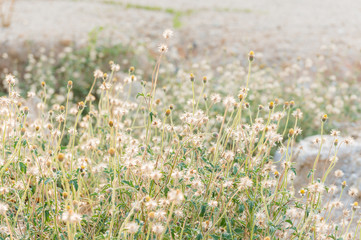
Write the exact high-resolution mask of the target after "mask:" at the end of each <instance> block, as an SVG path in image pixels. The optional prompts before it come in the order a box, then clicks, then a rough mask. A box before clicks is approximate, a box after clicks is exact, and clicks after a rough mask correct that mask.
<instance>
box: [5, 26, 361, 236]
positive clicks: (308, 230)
mask: <svg viewBox="0 0 361 240" xmlns="http://www.w3.org/2000/svg"><path fill="white" fill-rule="evenodd" d="M172 35H173V32H172V31H171V30H166V31H165V32H164V33H163V38H164V39H163V43H162V44H161V45H160V46H159V49H158V50H159V52H158V55H157V59H156V61H155V66H154V70H153V72H152V74H151V77H150V78H149V80H148V81H147V80H141V79H140V78H141V76H140V75H137V74H136V73H137V71H138V70H137V68H135V67H132V66H131V67H129V69H128V70H127V71H126V72H123V73H122V72H121V66H120V65H119V64H117V63H115V62H113V61H110V62H109V70H106V69H102V70H101V69H92V70H91V71H92V72H93V74H92V75H93V76H92V77H93V79H92V83H91V86H90V88H89V90H88V91H87V94H85V97H84V99H81V100H79V101H78V102H77V103H76V102H74V101H73V99H74V98H75V96H74V92H73V89H74V88H75V85H76V84H78V83H77V81H74V82H73V81H71V80H69V81H68V82H67V83H66V82H65V83H64V88H63V89H65V92H64V94H63V97H64V98H63V100H62V101H60V102H57V100H56V98H54V97H53V96H52V93H54V88H59V87H60V86H50V84H48V83H47V81H46V80H44V81H41V82H40V84H39V85H38V86H37V89H38V90H36V91H35V90H34V91H32V92H30V93H29V94H28V95H27V97H26V99H24V98H21V97H20V95H19V90H18V89H17V84H18V83H17V81H18V80H17V79H16V78H15V77H14V76H13V75H11V74H8V75H6V77H5V80H4V81H5V83H6V84H7V85H6V86H7V89H8V95H7V96H6V97H2V98H0V104H1V108H0V111H1V115H0V133H1V145H0V146H1V148H0V154H1V159H0V179H1V186H0V223H1V225H0V236H1V238H3V239H5V238H10V239H34V238H35V239H145V240H150V239H263V240H267V239H355V238H356V237H358V238H360V239H361V235H359V234H358V232H359V231H361V229H360V227H359V226H360V224H359V222H358V221H359V219H358V217H357V214H356V213H357V211H358V208H359V206H358V202H357V201H353V203H352V204H351V205H350V204H343V203H342V202H341V201H340V199H341V196H342V194H347V193H348V194H349V195H350V197H352V198H356V197H357V195H358V191H357V190H356V189H353V188H350V189H347V188H348V187H347V183H346V182H343V183H342V184H341V185H340V186H336V185H328V184H327V182H326V180H327V178H328V177H329V176H330V175H331V174H333V175H335V176H336V177H338V178H342V177H343V173H342V172H341V171H339V170H338V171H334V170H335V169H334V167H335V164H336V161H337V157H336V156H337V153H338V151H339V149H340V148H341V147H347V146H345V145H348V144H351V143H352V139H350V138H345V139H344V140H342V141H341V140H340V141H338V138H339V134H340V133H339V132H338V131H335V130H334V131H332V132H331V135H332V136H333V137H334V144H333V145H332V148H331V149H330V156H329V157H330V159H331V160H330V162H329V165H328V166H327V169H326V171H325V174H324V175H323V176H322V177H321V178H315V177H314V176H315V173H316V171H317V165H318V162H319V158H320V153H321V150H322V146H323V139H322V137H323V136H324V135H325V134H328V133H329V132H328V130H327V131H326V129H327V124H328V122H329V119H328V115H327V114H325V112H323V113H321V112H322V111H323V110H324V109H325V108H327V106H325V107H324V108H319V109H318V106H317V104H315V105H316V106H311V107H310V106H308V107H310V108H309V109H308V108H306V111H305V112H303V111H302V110H301V108H298V107H297V105H299V106H302V105H303V104H305V103H303V102H302V99H303V100H305V98H307V96H306V95H302V96H301V94H299V92H298V91H297V90H295V89H293V91H292V92H291V93H292V94H290V91H289V89H288V88H289V86H287V84H285V85H282V87H279V86H278V85H277V84H276V83H275V82H274V79H271V80H269V82H268V79H267V76H269V75H266V74H265V73H266V72H267V71H270V70H269V69H268V70H267V69H260V68H259V67H257V66H256V67H255V66H254V64H255V62H256V61H257V58H256V55H255V53H254V52H253V51H251V52H250V53H249V55H248V56H247V57H245V59H246V62H247V65H246V66H244V67H242V66H240V64H230V65H228V66H227V67H226V68H227V69H228V70H227V71H229V72H232V71H234V72H235V74H234V76H231V75H230V74H225V73H224V74H223V75H222V76H220V77H219V78H218V79H219V80H220V82H218V84H214V83H213V84H214V85H212V83H211V77H209V76H206V75H205V76H199V75H197V74H194V73H191V72H188V73H185V72H178V77H177V78H176V79H173V78H170V79H172V81H173V82H172V81H170V82H167V81H166V79H167V72H166V71H165V72H163V71H162V67H161V66H162V64H163V61H164V59H165V58H166V55H167V51H168V45H169V41H170V39H171V37H172ZM70 56H72V55H70ZM67 57H69V55H65V56H64V58H63V60H64V61H72V64H76V61H74V59H73V58H67ZM43 61H44V62H45V60H44V59H43ZM35 65H36V64H34V68H32V69H31V71H33V70H34V69H42V68H43V66H42V65H40V66H38V67H39V68H36V67H35ZM193 67H194V69H195V70H197V67H198V68H201V66H193ZM79 68H81V67H79ZM254 68H255V72H253V69H254ZM84 71H89V69H87V70H84ZM217 71H218V72H223V70H222V69H218V70H217ZM285 71H286V72H288V73H289V75H288V76H290V75H292V74H295V72H296V73H297V68H296V67H295V66H294V67H293V69H292V68H291V69H288V70H285ZM29 72H30V71H29ZM38 73H39V74H40V73H41V72H38ZM162 74H164V75H165V76H164V79H163V77H162ZM271 75H272V74H271ZM184 76H186V77H184ZM121 77H123V78H121ZM31 78H32V76H29V79H31ZM233 78H234V79H235V81H232V79H233ZM223 79H228V80H229V82H223V81H226V80H223ZM256 79H262V81H263V85H262V86H260V84H259V82H258V84H257V81H259V80H256ZM179 80H180V81H179ZM166 82H167V84H170V87H169V88H167V87H165V83H166ZM223 83H224V84H223ZM307 83H309V81H308V80H307V79H306V80H305V79H302V81H297V84H303V85H302V86H300V90H299V91H300V92H301V93H302V91H305V92H307V88H306V87H305V86H304V85H305V84H306V85H307ZM272 84H274V85H275V86H273V85H272ZM289 84H290V83H289ZM312 84H313V85H312ZM322 84H324V83H323V80H322V79H321V80H318V81H315V82H313V83H310V85H311V86H309V87H310V88H312V89H316V88H317V87H319V86H321V85H322ZM290 85H291V84H290ZM162 86H163V87H162ZM211 86H212V87H211ZM272 86H273V87H272ZM230 87H231V88H230ZM262 87H263V88H262ZM220 88H223V90H222V89H221V90H220V92H219V93H218V92H216V90H217V89H220ZM230 89H235V91H236V93H234V92H232V91H230ZM276 89H277V90H276ZM302 89H303V90H302ZM135 91H136V93H135ZM222 91H226V92H228V95H225V94H224V92H222ZM268 91H273V93H276V94H282V93H285V96H284V97H289V99H286V100H284V97H282V95H280V98H277V99H272V100H271V101H265V102H264V103H263V105H261V104H257V105H256V102H257V101H258V100H264V99H265V98H266V99H267V96H268V95H269V92H268ZM322 91H324V90H322V89H319V92H320V96H322V98H323V99H327V98H328V97H329V96H327V94H324V92H322ZM342 91H344V92H342ZM347 91H349V90H348V88H340V89H339V91H338V93H337V94H339V95H337V94H334V95H333V96H330V97H332V98H333V99H334V98H335V97H338V96H340V98H341V96H346V95H347V96H349V95H352V93H347ZM281 97H282V98H281ZM313 97H314V96H313ZM356 98H357V97H349V98H348V99H342V101H356ZM31 99H38V102H37V104H36V105H35V106H34V107H31V106H30V105H29V106H27V104H28V103H30V102H31ZM306 100H307V99H306ZM340 101H341V100H339V101H338V103H340ZM330 104H331V103H330ZM345 105H346V104H345ZM307 109H308V111H307ZM315 109H317V111H316V110H315ZM332 110H333V111H336V110H334V109H332ZM339 111H343V109H342V110H339ZM349 111H350V116H352V115H354V114H356V112H357V109H349ZM315 113H317V114H316V115H317V116H316V117H315V118H316V120H313V121H308V123H309V124H308V125H307V124H305V125H301V123H302V121H303V120H304V118H305V117H308V116H310V115H315ZM300 126H302V129H301V127H300ZM308 126H310V128H315V127H319V131H320V134H321V137H320V139H318V140H317V141H316V142H315V144H316V145H317V146H318V147H319V153H318V155H317V157H316V158H315V160H314V164H313V168H312V169H310V173H309V175H308V176H307V177H306V178H305V179H304V182H305V186H304V187H303V188H299V189H296V188H295V186H294V185H293V179H294V178H295V175H296V173H297V172H296V169H295V168H294V162H293V160H294V159H293V149H294V147H295V144H296V139H297V137H299V136H300V135H301V134H302V132H305V131H307V129H304V127H308ZM275 151H279V152H280V153H281V158H280V160H279V162H275V161H274V160H273V153H274V152H275ZM337 189H339V191H337ZM330 198H334V199H335V200H332V201H325V200H324V199H330ZM337 209H342V210H343V214H342V215H341V216H338V215H336V214H335V210H337Z"/></svg>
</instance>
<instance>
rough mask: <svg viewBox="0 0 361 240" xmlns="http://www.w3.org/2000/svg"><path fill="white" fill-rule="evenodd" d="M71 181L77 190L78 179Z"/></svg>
mask: <svg viewBox="0 0 361 240" xmlns="http://www.w3.org/2000/svg"><path fill="white" fill-rule="evenodd" d="M69 183H70V184H71V185H73V186H74V188H75V190H76V191H78V188H79V185H78V179H73V180H70V181H69Z"/></svg>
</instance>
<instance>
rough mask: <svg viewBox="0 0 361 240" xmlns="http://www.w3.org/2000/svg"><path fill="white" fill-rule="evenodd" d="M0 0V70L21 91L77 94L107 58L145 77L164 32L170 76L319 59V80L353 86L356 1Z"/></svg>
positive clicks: (359, 42) (360, 28)
mask: <svg viewBox="0 0 361 240" xmlns="http://www.w3.org/2000/svg"><path fill="white" fill-rule="evenodd" d="M0 3H1V29H0V39H1V47H0V54H1V60H0V67H1V69H0V70H1V73H2V77H3V76H4V74H6V73H8V72H11V73H13V74H15V75H16V76H17V77H18V78H19V79H20V84H23V86H21V88H22V89H24V90H34V88H35V87H34V86H33V84H39V83H40V82H41V81H47V82H50V83H51V84H53V85H54V86H55V89H57V86H60V85H61V86H62V85H63V83H64V81H67V80H68V79H73V80H76V82H78V83H77V84H78V86H82V87H80V88H79V89H76V91H78V93H79V94H80V96H83V95H84V94H85V93H86V88H87V86H88V84H87V82H90V81H91V77H90V76H91V75H92V72H93V71H94V69H95V68H104V66H107V64H108V61H109V60H113V61H115V62H118V63H120V64H121V66H122V67H123V68H124V69H127V68H128V67H129V66H130V65H137V66H141V70H142V71H143V72H138V73H141V74H142V73H143V74H145V75H146V74H147V73H148V72H149V71H151V70H152V68H153V66H154V56H155V54H156V52H157V46H158V45H159V43H160V42H161V34H162V32H163V30H164V29H167V28H170V29H173V30H174V33H175V34H174V38H173V39H172V40H171V42H170V43H169V53H168V54H167V59H168V62H169V63H172V64H173V65H174V71H175V72H177V70H178V69H179V68H180V67H181V66H180V65H186V64H188V65H190V66H192V64H195V63H199V62H202V61H206V62H207V64H208V66H209V67H210V68H213V69H216V68H217V67H219V66H222V65H224V64H227V63H229V62H232V61H234V60H235V59H236V60H237V59H240V63H242V62H243V63H246V61H247V58H246V57H245V56H246V55H247V53H248V52H249V51H250V50H253V51H255V52H256V59H257V63H258V64H259V66H260V67H265V66H270V67H272V68H276V69H277V68H282V69H284V68H287V67H289V66H292V65H294V64H295V63H297V61H300V59H303V60H305V61H306V60H309V61H311V62H314V61H315V59H317V58H318V57H319V56H322V61H323V65H322V69H321V70H322V72H323V73H325V74H326V73H327V71H332V73H329V74H330V75H332V76H335V77H337V78H338V79H340V78H341V79H342V78H345V77H348V76H351V75H352V76H353V78H354V79H353V81H358V80H359V77H358V74H354V71H358V69H359V67H360V49H361V35H360V33H361V15H360V13H361V3H360V2H359V1H355V0H343V1H339V0H320V1H314V0H303V1H296V0H273V1H270V0H258V1H246V0H222V1H219V0H203V1H200V0H198V1H193V0H172V1H169V0H152V1H150V0H128V1H127V0H124V1H121V0H93V1H91V0H1V1H0ZM135 56H136V57H135ZM79 60H81V61H79ZM184 60H186V61H184ZM311 65H312V64H311ZM183 67H184V66H183ZM336 69H337V71H335V70H336ZM318 70H320V69H318ZM318 70H317V71H318ZM145 75H144V76H145ZM59 81H60V83H59ZM82 88H84V91H83V90H82ZM0 92H1V94H5V93H6V89H4V88H3V87H1V88H0Z"/></svg>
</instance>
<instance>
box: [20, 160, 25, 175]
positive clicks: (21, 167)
mask: <svg viewBox="0 0 361 240" xmlns="http://www.w3.org/2000/svg"><path fill="white" fill-rule="evenodd" d="M19 166H20V171H22V172H23V173H26V169H27V167H26V165H25V163H23V162H19Z"/></svg>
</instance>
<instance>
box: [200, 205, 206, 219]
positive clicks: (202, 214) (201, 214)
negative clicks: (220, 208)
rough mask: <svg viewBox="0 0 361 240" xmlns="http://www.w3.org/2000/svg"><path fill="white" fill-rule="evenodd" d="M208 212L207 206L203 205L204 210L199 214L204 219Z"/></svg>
mask: <svg viewBox="0 0 361 240" xmlns="http://www.w3.org/2000/svg"><path fill="white" fill-rule="evenodd" d="M206 210H207V204H203V206H202V208H201V212H200V213H199V216H200V217H203V216H204V214H205V213H206Z"/></svg>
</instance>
